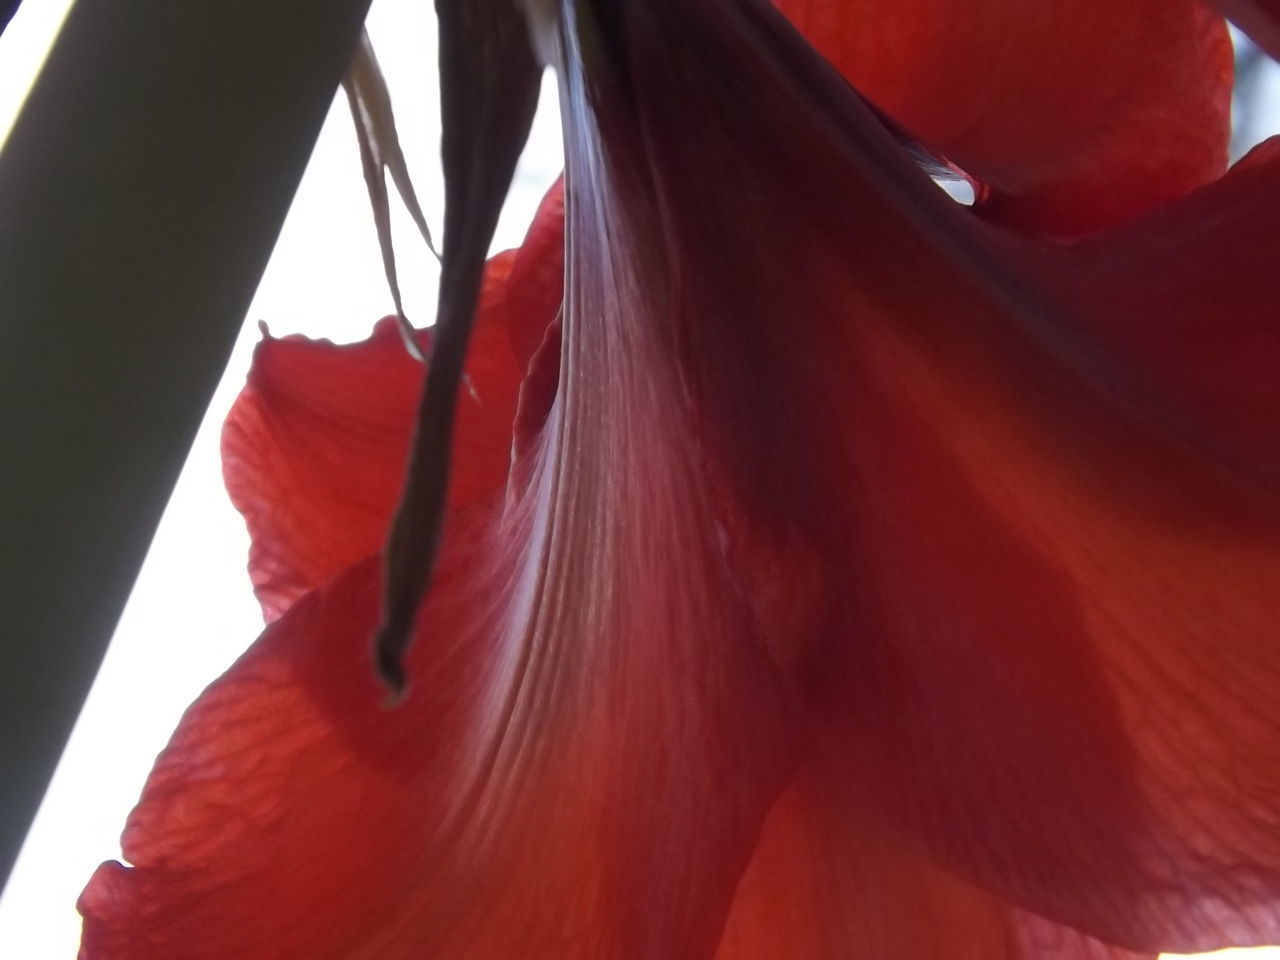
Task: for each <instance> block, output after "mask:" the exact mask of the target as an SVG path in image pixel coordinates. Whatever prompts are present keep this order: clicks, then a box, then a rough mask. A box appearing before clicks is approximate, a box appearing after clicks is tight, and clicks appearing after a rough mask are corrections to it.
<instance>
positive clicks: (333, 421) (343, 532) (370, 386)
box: [222, 187, 563, 621]
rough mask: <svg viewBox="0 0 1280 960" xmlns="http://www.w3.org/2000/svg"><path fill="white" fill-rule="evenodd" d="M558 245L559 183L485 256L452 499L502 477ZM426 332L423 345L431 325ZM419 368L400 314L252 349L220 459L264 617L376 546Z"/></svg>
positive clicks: (548, 306)
mask: <svg viewBox="0 0 1280 960" xmlns="http://www.w3.org/2000/svg"><path fill="white" fill-rule="evenodd" d="M562 248H563V192H562V190H561V189H560V188H559V187H557V188H556V189H555V190H553V191H552V192H551V193H550V194H549V195H548V197H547V199H546V201H544V203H543V206H542V208H541V209H540V210H539V212H538V215H537V216H536V217H535V219H534V224H533V226H532V228H531V229H530V233H529V237H528V240H527V242H526V244H525V247H524V248H522V249H521V250H519V251H508V252H506V253H503V254H500V255H499V256H497V257H495V258H494V259H493V260H491V261H490V263H489V265H488V269H487V271H486V274H485V282H484V288H483V290H482V296H481V303H480V307H479V312H478V317H477V322H476V326H475V330H474V333H473V337H472V349H471V353H470V356H469V359H468V363H467V385H466V386H467V389H466V393H465V394H464V396H463V397H462V398H461V402H460V403H459V407H458V428H457V431H456V432H455V440H454V462H455V464H456V467H455V469H454V471H453V475H452V478H451V481H452V482H451V486H450V492H449V501H450V503H451V504H452V505H453V506H455V507H461V506H466V505H467V504H470V503H474V502H475V501H477V500H479V499H481V498H484V497H488V496H492V495H493V494H494V493H495V492H496V491H498V490H499V489H501V487H502V484H503V481H504V480H505V478H506V475H507V468H508V465H509V462H510V440H511V425H512V420H513V418H514V416H515V407H516V394H517V389H518V385H519V383H520V379H521V377H522V376H523V374H524V371H525V369H526V368H527V366H528V363H529V359H530V357H531V356H532V354H533V351H534V349H535V347H536V345H537V343H538V341H539V340H540V339H541V337H542V335H543V331H544V330H545V329H546V327H547V325H548V324H550V323H551V321H552V320H553V319H554V318H555V316H556V312H557V311H558V309H559V305H560V297H561V291H562V287H563V262H562V260H561V261H560V262H557V258H558V251H560V250H562ZM421 336H422V339H423V341H424V343H425V344H426V345H427V346H428V347H429V345H430V337H429V333H426V332H424V333H423V334H422V335H421ZM425 374H426V371H425V369H424V367H423V366H422V364H420V363H418V362H417V361H415V360H413V359H412V358H411V357H410V356H409V354H408V352H407V351H406V350H405V348H404V346H403V344H402V343H401V341H400V335H399V332H398V330H397V329H396V324H395V320H394V318H387V319H385V320H383V321H382V322H381V323H380V324H378V326H377V327H375V328H374V331H373V335H372V336H371V337H370V339H368V340H366V341H364V342H363V343H359V344H353V345H350V346H337V345H335V344H332V343H330V342H328V341H314V340H307V339H305V338H303V337H297V336H291V337H285V338H283V339H276V338H273V337H270V336H268V337H267V338H265V339H264V340H263V341H262V343H260V344H259V345H258V348H257V351H256V352H255V354H254V363H253V368H252V370H251V372H250V374H249V382H248V384H247V386H246V387H245V389H244V390H243V391H242V393H241V394H240V397H239V398H238V399H237V401H236V404H235V406H234V407H233V409H232V411H231V414H230V416H229V417H228V418H227V422H226V425H225V427H224V428H223V435H222V456H223V470H224V473H225V475H226V481H227V489H228V491H229V492H230V494H231V498H232V500H233V502H234V503H235V505H236V507H237V508H238V509H239V510H240V511H241V513H243V514H244V516H245V519H246V521H247V522H248V525H249V532H250V534H251V535H252V538H253V541H252V542H253V546H252V552H251V554H250V562H249V567H250V575H251V578H252V580H253V584H254V587H255V590H256V592H257V595H258V597H259V599H260V600H261V602H262V606H263V611H264V613H265V614H266V617H267V620H268V621H270V620H274V619H276V618H277V617H278V616H280V614H282V613H283V612H284V611H285V610H286V609H288V608H289V606H290V605H291V604H292V603H293V602H294V601H295V600H297V599H298V597H300V596H302V595H303V594H305V593H307V592H308V591H309V590H312V589H314V588H315V587H318V586H321V585H323V584H325V583H327V582H328V581H329V580H330V579H332V578H333V577H335V576H336V575H337V574H339V573H340V572H342V571H343V570H344V569H346V568H347V567H348V566H350V565H351V564H353V563H355V562H356V561H358V560H361V559H363V558H364V557H366V556H368V555H369V554H371V553H373V552H375V551H376V550H378V549H379V548H380V546H381V544H382V540H383V538H384V537H385V536H386V533H387V527H388V524H389V523H390V517H391V513H392V511H393V509H394V508H395V504H396V501H397V499H398V497H399V495H400V488H401V484H402V483H403V478H404V466H405V458H406V455H407V451H408V445H409V434H410V431H411V430H412V427H413V418H414V412H415V411H416V409H417V405H418V395H419V393H420V392H421V389H422V382H423V379H424V377H425Z"/></svg>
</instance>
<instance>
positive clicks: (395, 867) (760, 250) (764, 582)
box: [81, 0, 1280, 960]
mask: <svg viewBox="0 0 1280 960" xmlns="http://www.w3.org/2000/svg"><path fill="white" fill-rule="evenodd" d="M783 6H784V9H785V10H786V12H787V13H788V15H790V16H791V17H792V18H793V20H794V22H795V23H796V24H797V25H798V26H799V27H800V28H801V29H803V30H805V31H806V33H807V34H808V35H809V36H810V37H811V38H812V39H813V40H814V41H815V42H816V43H817V44H818V45H819V46H820V47H821V48H822V49H823V50H824V51H825V52H826V54H827V55H828V56H829V57H831V59H832V61H833V62H835V63H837V64H838V65H841V66H843V67H844V68H845V69H846V71H847V73H848V75H849V76H850V77H851V78H852V79H853V80H854V81H855V83H857V84H859V85H860V87H861V88H862V89H863V90H864V91H865V93H866V94H867V96H868V97H869V98H870V99H871V100H872V101H873V102H875V103H876V104H878V106H879V107H880V109H882V110H883V111H885V112H886V113H887V114H888V115H889V116H890V117H891V118H892V120H893V121H894V123H896V124H897V125H898V126H900V127H901V128H904V129H908V130H911V131H913V132H915V133H916V134H917V135H918V136H920V137H923V138H924V141H925V142H926V143H927V144H928V145H929V146H930V147H931V148H933V149H935V150H938V151H939V152H940V153H943V154H944V155H946V156H947V157H948V158H949V159H950V160H952V161H953V162H956V163H958V164H960V165H961V166H963V168H964V169H965V171H966V172H967V173H968V174H969V175H971V176H972V177H973V178H974V179H975V180H976V181H977V182H978V183H979V185H980V188H979V193H980V196H981V202H980V203H979V205H978V207H977V209H976V211H969V210H965V209H963V208H961V207H959V206H957V205H955V204H954V203H953V202H952V201H950V200H949V199H947V198H946V197H945V196H944V195H942V193H941V192H940V191H938V190H937V189H936V187H935V186H934V185H933V184H932V182H931V181H930V180H929V179H928V178H927V177H926V176H925V175H924V174H922V173H921V172H919V170H918V169H917V168H916V166H915V165H914V163H913V162H911V160H910V159H909V158H908V156H907V154H906V153H905V151H904V150H903V149H902V148H901V147H900V146H899V143H898V142H897V141H896V140H895V139H894V138H893V136H891V135H890V134H889V133H888V132H886V129H885V127H884V125H883V123H882V122H881V121H880V119H878V116H877V115H876V114H875V113H873V112H872V111H871V110H869V109H868V108H867V107H866V106H865V105H864V103H863V101H862V100H860V99H859V98H858V96H857V95H855V94H854V93H853V92H852V91H851V90H850V89H849V88H847V87H846V86H845V85H844V84H843V82H842V81H841V80H840V79H839V77H838V76H837V75H836V74H835V73H834V72H832V71H831V70H830V69H829V67H828V66H827V65H826V63H825V62H823V61H821V60H820V59H818V58H817V57H816V56H814V55H813V53H812V52H811V51H810V49H809V48H808V47H807V46H806V45H805V43H804V42H803V41H801V40H800V39H799V38H798V36H796V35H795V34H794V33H793V32H792V31H791V30H790V29H789V28H788V27H787V26H786V25H785V23H784V22H783V21H782V20H781V18H780V17H778V16H777V15H776V14H774V13H773V12H772V11H771V10H770V9H768V8H762V7H761V6H760V4H758V3H754V2H749V0H647V2H645V3H644V4H639V3H613V4H606V3H595V4H591V3H586V2H578V3H572V2H566V3H565V4H564V8H563V11H562V13H560V14H559V15H557V16H556V17H555V18H552V20H551V21H550V22H543V23H541V28H542V29H543V30H544V31H545V32H544V33H542V35H541V37H540V39H541V40H542V41H543V42H544V45H545V46H546V47H547V49H549V50H552V51H553V52H554V54H555V56H556V59H557V62H558V66H559V68H560V70H561V75H562V90H563V92H562V104H563V105H564V109H565V113H566V135H567V145H568V149H567V151H566V153H567V156H568V158H569V167H568V171H567V183H568V188H567V191H568V194H569V198H570V202H569V204H568V214H567V218H566V219H567V252H568V258H569V268H568V273H567V276H568V284H567V287H566V289H565V291H564V309H563V320H562V321H557V320H556V318H557V309H558V307H559V305H560V301H561V292H560V289H559V278H560V276H561V261H560V259H559V257H560V251H561V249H564V247H562V244H561V241H560V239H559V234H558V228H559V222H560V213H559V210H560V207H559V198H558V195H557V194H554V193H553V195H552V197H551V198H550V199H549V200H548V203H547V204H546V205H544V208H543V211H542V212H541V214H540V215H539V218H538V220H537V221H536V223H535V226H534V229H533V232H532V234H531V237H530V240H529V242H528V243H526V245H525V247H524V248H523V249H522V250H521V251H520V252H518V253H516V254H508V255H505V256H503V257H500V258H498V259H497V260H495V261H493V262H492V263H491V265H490V268H489V273H488V275H487V285H486V293H485V296H484V298H483V302H482V306H481V310H480V314H479V320H478V327H477V332H476V339H475V342H474V345H473V351H472V355H471V359H470V367H469V369H470V381H471V384H472V386H473V388H474V396H464V397H463V398H462V401H461V402H460V410H461V413H460V415H459V427H458V434H457V437H456V443H455V459H456V460H457V463H458V467H457V469H456V470H455V476H454V481H453V486H452V487H451V492H450V511H451V513H450V520H449V524H448V526H447V528H446V540H445V544H444V546H443V549H442V553H441V559H440V561H439V563H438V567H437V573H436V578H435V582H434V585H433V588H432V591H431V593H430V596H429V598H428V601H427V605H426V609H425V611H424V613H423V616H422V618H421V624H422V627H421V629H420V631H419V635H418V637H417V643H416V646H415V647H414V648H413V650H412V652H411V653H410V654H409V661H408V673H409V676H410V678H411V682H412V685H413V689H412V692H411V695H410V696H409V698H408V699H407V701H406V702H405V704H404V705H403V706H402V707H400V708H399V709H397V710H394V711H386V710H383V709H382V708H381V707H380V706H379V701H380V698H381V691H380V689H379V687H378V685H377V683H376V682H375V680H374V678H373V676H372V673H371V672H369V671H368V670H367V669H366V668H365V664H366V663H367V661H368V651H367V647H368V642H369V636H370V634H371V633H372V631H373V629H374V628H375V626H376V625H377V622H378V617H379V613H378V581H379V579H380V575H379V566H378V561H377V559H376V557H374V556H373V555H374V554H375V553H376V551H377V549H378V544H379V542H380V540H381V538H382V535H383V532H384V531H383V527H384V526H385V522H386V517H387V516H388V515H389V513H390V510H391V507H392V504H393V502H394V498H395V491H396V488H397V484H398V475H399V471H400V460H401V459H402V457H403V450H404V445H405V442H406V437H407V432H408V430H409V423H410V419H411V411H412V407H413V398H414V393H415V391H416V389H417V384H416V380H417V376H418V374H417V370H416V368H415V367H414V365H413V363H412V361H409V360H408V359H407V358H404V357H402V356H401V353H400V351H399V349H398V347H397V346H396V343H395V334H394V331H392V330H391V329H390V328H389V327H385V326H384V327H381V328H379V329H378V330H376V331H375V333H374V336H373V338H372V339H371V340H370V341H368V342H366V343H365V344H361V345H357V346H355V347H351V348H337V347H333V346H331V345H327V344H316V343H309V342H306V341H293V340H284V341H271V340H268V341H266V342H265V343H264V344H263V345H262V346H261V347H260V349H259V354H258V358H257V361H256V365H255V370H254V373H253V375H252V376H251V379H250V385H249V388H248V389H247V391H246V393H245V394H244V395H243V397H242V398H241V401H240V403H239V404H238V405H237V408H236V410H235V412H234V413H233V415H232V418H231V420H230V422H229V424H228V428H227V434H226V454H227V471H228V478H229V484H230V486H231V488H232V492H233V495H234V496H235V497H236V499H237V502H238V504H239V505H240V507H241V509H242V510H243V511H244V512H245V514H246V516H247V517H248V519H249V523H250V526H251V529H252V531H253V533H254V536H255V546H254V556H253V573H254V580H255V584H256V586H257V588H258V590H259V594H260V596H261V597H262V598H263V602H264V606H265V607H266V609H267V613H268V616H269V617H278V618H279V619H277V620H276V621H275V622H274V623H273V624H272V625H271V626H270V627H269V628H268V630H267V632H266V633H265V634H264V635H263V637H262V638H261V639H260V640H259V641H258V643H257V644H256V645H255V646H254V648H253V649H252V650H251V651H250V652H249V653H248V654H246V655H245V657H244V658H242V660H241V661H240V662H239V663H238V664H237V665H236V666H235V667H233V668H232V670H231V671H230V672H229V673H228V674H227V675H226V676H225V677H223V678H222V679H221V680H219V681H217V682H216V683H215V684H213V686H211V687H210V688H209V690H208V691H207V692H206V694H205V695H204V696H203V697H202V698H201V699H200V700H199V701H197V703H196V704H195V705H194V706H193V707H192V708H191V709H190V711H189V712H188V714H187V716H186V718H185V719H184V720H183V723H182V725H181V726H180V727H179V729H178V731H177V733H176V734H175V736H174V739H173V741H172V742H171V744H170V746H169V747H168V749H167V750H166V751H165V753H164V754H162V756H161V758H160V760H159V762H158V764H157V767H156V770H155V772H154V773H153V775H152V778H151V781H150V782H149V784H148V786H147V789H146V792H145V793H144V795H143V798H142V801H141V803H140V805H139V806H138V808H137V809H136V810H135V812H134V814H133V816H132V818H131V819H130V822H129V825H128V827H127V829H126V833H125V841H124V847H125V855H126V857H128V858H129V860H130V861H131V862H132V863H133V866H132V867H124V866H121V865H119V864H107V865H104V866H103V867H102V868H101V869H100V870H99V872H98V873H97V874H96V875H95V877H94V878H93V880H92V881H91V883H90V885H89V887H88V889H87V890H86V892H85V894H84V896H83V898H82V900H81V909H82V910H83V912H84V913H85V916H86V927H85V941H84V942H85V946H84V949H83V951H82V956H84V957H86V958H92V960H117V958H128V960H150V958H165V960H185V958H190V960H195V958H209V960H214V958H217V960H237V958H245V960H248V958H253V960H275V958H281V960H282V958H295V957H308V958H325V957H331V958H335V960H337V958H344V960H346V958H357V957H369V958H373V957H377V958H393V957H405V958H409V957H414V958H417V957H445V958H450V960H453V958H459V960H490V958H509V957H538V958H543V957H547V958H582V960H589V958H590V960H594V958H614V957H635V958H643V960H649V958H661V960H668V958H670V960H677V958H686V957H687V958H715V960H827V958H845V957H860V956H866V957H886V958H892V960H914V958H925V957H947V958H952V957H970V956H972V957H975V958H983V960H987V958H1007V960H1015V958H1019V960H1076V958H1100V957H1107V956H1110V957H1117V958H1119V957H1124V956H1131V955H1132V954H1133V953H1134V952H1136V953H1139V954H1144V953H1151V952H1156V951H1160V950H1177V951H1192V950H1203V949H1210V948H1213V947H1217V946H1221V945H1224V944H1232V943H1234V944H1251V943H1261V942H1267V941H1274V940H1277V939H1280V908H1278V907H1277V902H1278V899H1280V698H1277V696H1276V694H1277V692H1278V690H1280V637H1278V633H1280V547H1278V544H1280V497H1278V496H1277V494H1278V493H1280V490H1278V489H1277V488H1278V487H1280V442H1278V440H1277V437H1278V436H1280V435H1278V434H1277V429H1276V424H1277V423H1280V389H1278V388H1277V386H1276V373H1277V371H1278V370H1280V328H1278V327H1277V325H1276V323H1275V322H1274V310H1275V308H1274V306H1273V304H1274V300H1275V290H1274V289H1273V287H1274V284H1273V282H1272V280H1271V277H1272V275H1273V272H1274V267H1273V265H1272V263H1271V260H1272V257H1271V255H1270V248H1269V243H1268V241H1269V239H1270V236H1269V235H1270V233H1271V232H1272V231H1271V230H1270V229H1269V227H1270V225H1271V224H1274V223H1275V222H1277V220H1278V219H1280V176H1278V174H1280V169H1277V167H1278V166H1280V158H1277V156H1276V151H1275V149H1274V148H1273V147H1270V146H1263V147H1261V148H1259V149H1258V150H1257V151H1255V152H1254V153H1253V154H1252V155H1251V156H1250V157H1249V158H1247V159H1246V160H1245V161H1244V162H1242V163H1241V164H1239V165H1238V166H1237V167H1236V168H1235V169H1234V170H1232V171H1231V172H1230V173H1228V174H1227V175H1226V176H1225V177H1222V178H1221V179H1218V180H1216V181H1214V182H1209V181H1211V180H1213V178H1214V177H1215V176H1216V175H1217V173H1218V172H1219V170H1220V169H1221V165H1222V163H1223V150H1224V137H1225V104H1226V97H1227V92H1228V85H1229V80H1230V77H1229V72H1230V70H1229V50H1228V47H1227V41H1226V37H1225V30H1224V27H1223V25H1222V23H1221V22H1220V21H1218V20H1216V19H1215V18H1212V17H1209V16H1208V15H1206V14H1205V13H1204V12H1203V11H1202V10H1201V9H1200V8H1199V7H1198V6H1197V5H1196V4H1194V3H1192V2H1190V0H1146V2H1138V0H1134V2H1132V3H1130V4H1128V5H1127V6H1125V5H1121V6H1119V7H1118V6H1117V5H1116V4H1114V3H1103V2H1100V0H1099V2H1092V0H1089V2H1085V0H1074V2H1067V0H1062V2H1056V3H1055V2H1047V3H1039V4H1024V3H1013V2H1011V0H987V2H985V3H978V4H970V5H967V6H966V7H965V11H964V14H965V15H964V16H963V17H961V15H960V14H959V13H954V12H952V5H949V4H945V3H931V2H928V0H916V2H913V3H906V2H902V0H900V2H899V3H896V4H889V3H887V2H886V3H883V4H882V3H880V2H877V0H856V2H855V0H848V2H846V3H840V4H837V3H834V2H832V3H819V2H809V3H804V2H800V0H794V2H788V3H786V4H784V5H783ZM998 26H1001V27H1002V29H1003V30H1006V31H1010V32H1008V33H1007V34H1005V33H1000V32H997V27H998ZM1004 36H1008V37H1009V39H1007V40H1006V39H1003V37H1004ZM1184 194H1187V195H1186V196H1183V195H1184ZM1179 198H1181V199H1179ZM1157 206H1158V207H1159V208H1158V209H1156V207H1157ZM1009 225H1012V226H1014V227H1017V228H1018V230H1017V231H1014V230H1012V229H1010V228H1009ZM1101 228H1108V229H1105V230H1103V229H1101ZM1051 234H1058V235H1061V234H1069V235H1073V236H1077V237H1078V236H1079V235H1082V234H1088V236H1087V237H1085V238H1084V239H1076V240H1074V241H1072V242H1066V241H1064V240H1063V239H1061V238H1052V237H1050V236H1049V235H1051ZM526 369H527V371H528V372H527V376H526V377H525V380H524V385H523V388H522V391H521V395H520V398H519V406H518V410H517V409H516V404H515V400H514V393H513V390H514V384H515V383H516V381H517V379H518V376H519V372H520V371H522V370H526ZM512 437H514V443H512V440H511V438H512ZM508 451H514V458H513V460H512V461H511V462H510V467H509V469H508V467H507V462H508V461H507V458H508ZM362 558H363V559H362ZM1105 944H1114V945H1115V946H1107V945H1105Z"/></svg>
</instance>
